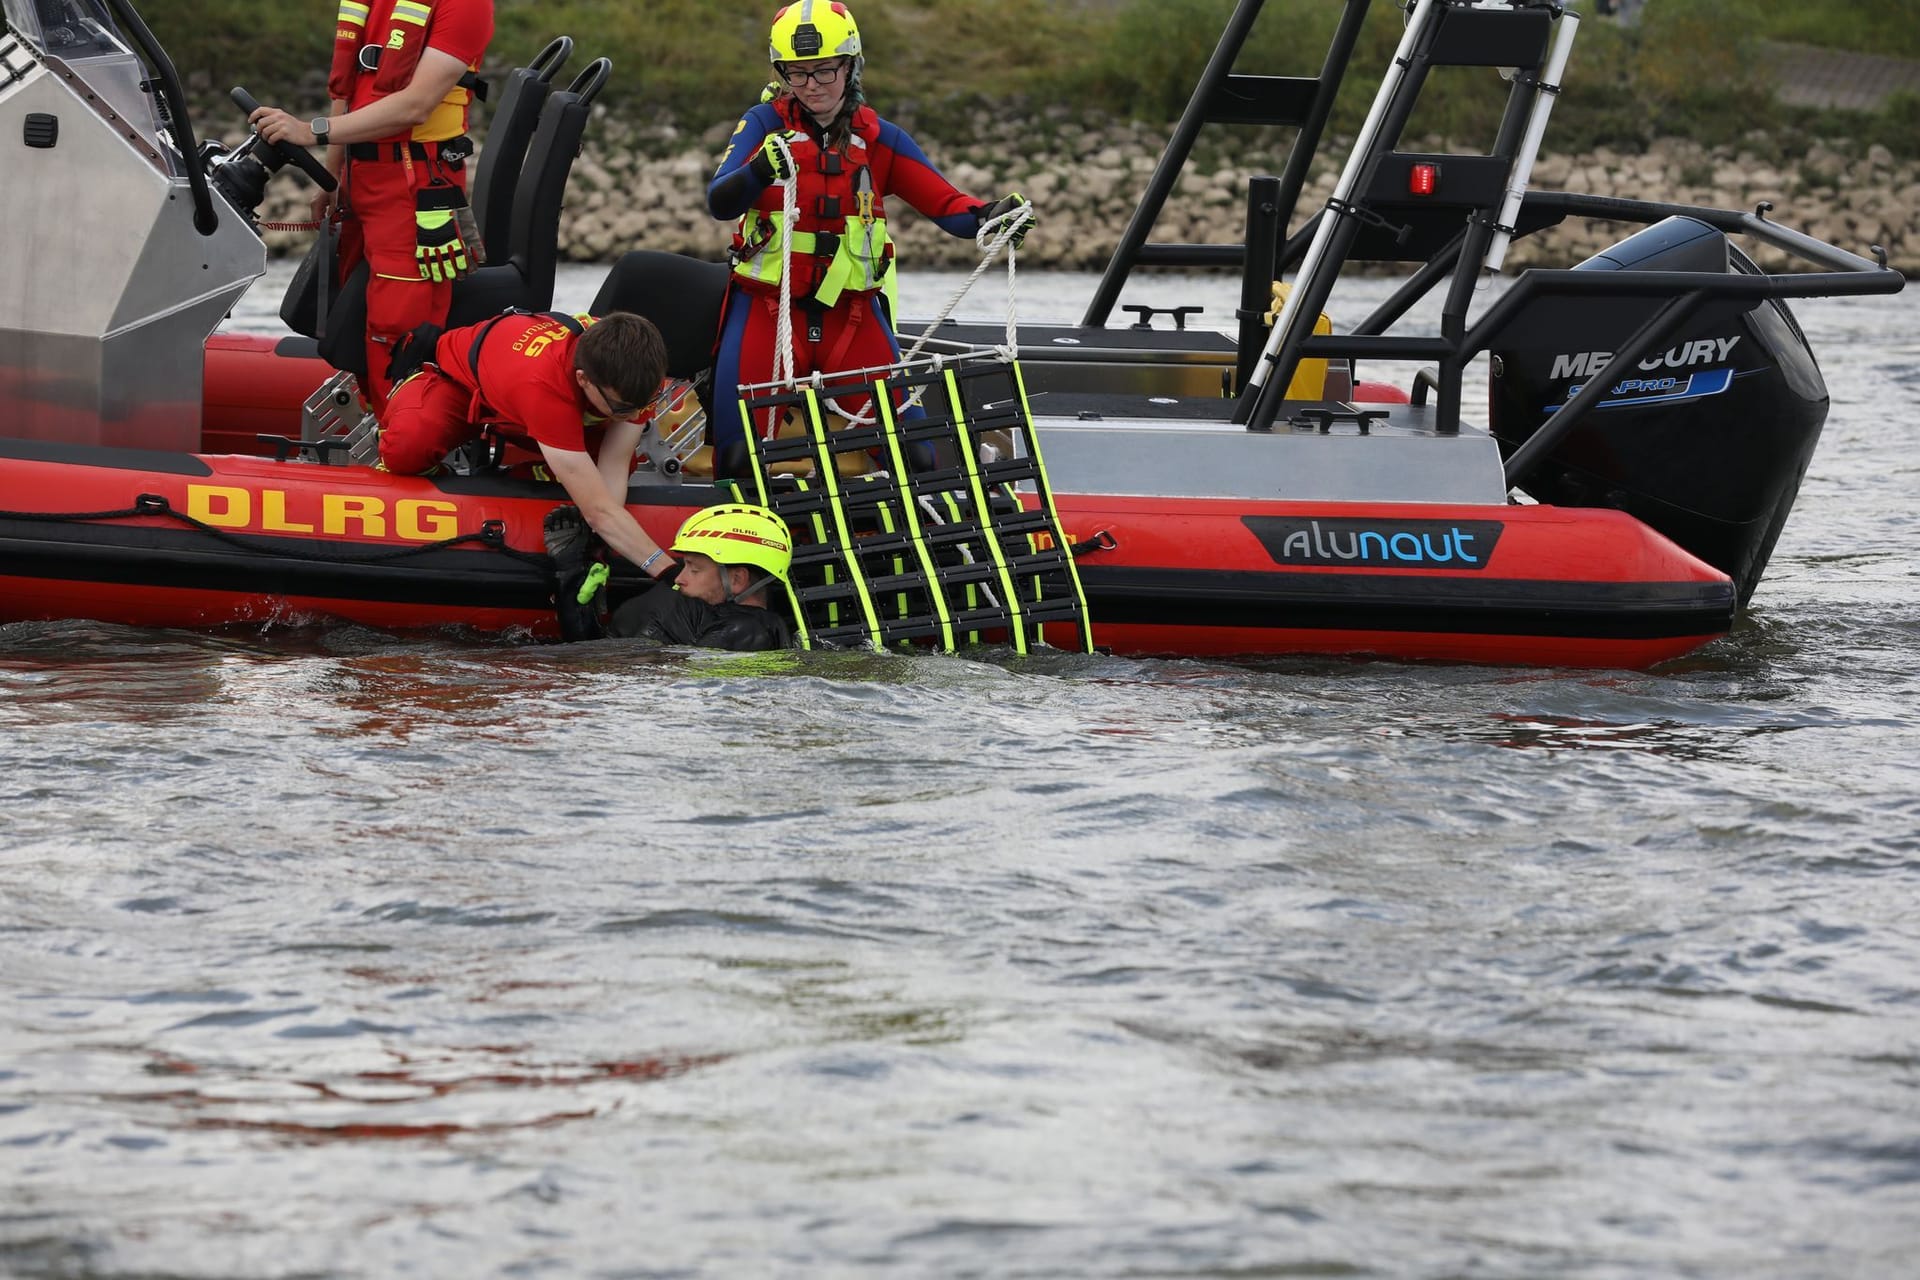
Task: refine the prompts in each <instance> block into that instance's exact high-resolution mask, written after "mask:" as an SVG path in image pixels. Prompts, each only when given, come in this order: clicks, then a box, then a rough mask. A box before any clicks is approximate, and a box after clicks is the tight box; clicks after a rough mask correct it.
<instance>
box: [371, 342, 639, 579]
mask: <svg viewBox="0 0 1920 1280" xmlns="http://www.w3.org/2000/svg"><path fill="white" fill-rule="evenodd" d="M428 340H429V339H428V337H427V335H421V336H418V337H416V338H414V339H412V341H414V342H422V343H424V342H426V341H428ZM430 350H431V356H430V360H429V362H428V363H426V364H424V365H422V366H421V367H420V368H419V369H418V370H417V371H416V372H414V373H412V374H411V375H409V376H408V377H406V378H405V379H404V380H403V381H402V382H400V383H399V385H397V386H395V387H394V389H393V393H392V395H390V396H389V397H388V399H387V405H386V409H385V411H384V412H383V413H382V414H381V415H380V464H381V466H383V467H385V468H386V469H387V470H388V471H392V472H395V473H398V474H402V475H425V474H427V473H429V472H431V471H433V470H434V469H435V468H436V467H438V466H439V465H440V463H441V462H442V461H443V460H444V459H445V458H446V456H447V454H449V453H451V452H452V451H453V450H455V449H457V448H459V447H461V446H462V445H464V444H467V443H468V442H470V441H472V440H475V439H478V438H479V437H480V435H481V434H482V432H483V431H485V430H488V429H491V430H492V431H493V432H494V433H495V434H496V435H497V436H498V437H499V438H501V439H503V440H506V441H509V442H512V443H516V444H520V445H522V446H525V447H527V448H529V449H531V450H533V451H536V452H538V453H539V454H540V456H541V458H542V459H543V460H544V461H545V463H546V466H547V469H548V470H549V471H550V472H551V473H552V474H553V478H554V479H556V480H558V481H559V482H560V484H561V485H562V486H563V487H564V488H565V489H566V491H567V497H569V498H571V499H572V500H573V503H574V505H575V506H576V507H577V508H578V509H579V514H580V517H581V518H582V519H583V520H584V522H585V523H586V525H587V526H588V527H590V528H591V529H592V530H593V532H594V533H596V534H598V535H599V536H600V538H601V540H602V541H604V542H605V543H606V544H607V546H608V547H610V548H612V549H613V550H614V551H615V552H617V553H618V554H620V555H622V556H624V557H625V558H627V559H628V560H631V561H632V562H633V563H634V564H636V565H638V566H639V567H640V571H641V572H642V573H645V574H647V575H649V576H650V577H659V576H660V575H661V574H663V573H665V572H666V571H667V570H668V569H670V568H672V567H673V560H672V558H671V557H669V556H668V555H667V553H666V552H665V551H664V550H662V549H661V547H660V544H659V543H657V542H655V541H654V540H653V539H652V538H651V537H650V536H648V534H647V531H646V530H645V529H642V528H641V527H640V522H639V521H637V520H635V519H634V518H633V515H632V513H630V512H629V511H628V510H627V483H628V477H629V476H630V475H631V473H632V471H633V467H634V463H635V457H634V451H635V449H636V448H637V447H638V446H639V443H640V436H641V433H642V430H643V428H642V427H641V425H640V422H639V421H638V419H640V418H642V417H643V416H644V415H645V413H646V412H647V410H648V408H649V406H651V405H652V403H653V401H654V398H655V397H656V396H657V395H658V394H659V392H660V388H661V385H662V383H663V382H664V380H665V378H666V371H667V348H666V343H665V342H664V341H663V340H662V339H661V337H660V331H659V330H658V329H656V328H655V327H654V325H653V322H652V321H651V320H648V319H646V318H645V317H643V316H636V315H633V314H631V313H628V312H624V311H616V312H613V313H611V314H609V315H605V316H601V317H599V318H597V319H596V318H595V317H593V316H585V315H583V316H572V315H566V314H563V313H560V312H554V311H537V312H524V311H509V312H505V313H503V314H501V315H498V316H494V317H491V318H490V319H487V320H483V321H481V322H480V323H479V324H472V325H466V326H463V327H462V328H458V329H449V330H447V331H446V332H445V333H443V334H440V335H439V336H438V338H437V339H434V340H432V346H431V349H430ZM403 358H405V357H404V355H403Z"/></svg>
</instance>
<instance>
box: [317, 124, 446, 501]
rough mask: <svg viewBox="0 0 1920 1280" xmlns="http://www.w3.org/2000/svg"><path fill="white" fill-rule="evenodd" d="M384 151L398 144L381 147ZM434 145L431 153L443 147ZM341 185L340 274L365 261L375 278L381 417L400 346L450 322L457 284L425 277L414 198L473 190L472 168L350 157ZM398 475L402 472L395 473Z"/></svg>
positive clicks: (369, 388) (374, 375) (371, 368)
mask: <svg viewBox="0 0 1920 1280" xmlns="http://www.w3.org/2000/svg"><path fill="white" fill-rule="evenodd" d="M378 145H379V146H380V148H381V150H382V151H383V152H388V151H390V149H391V144H389V143H384V142H383V143H380V144H378ZM438 145H439V144H438V143H433V142H429V143H427V144H426V148H427V150H428V152H429V153H431V152H433V151H434V150H435V149H437V147H438ZM344 177H345V181H344V182H342V183H341V193H342V208H343V209H344V210H345V214H346V216H345V217H344V219H343V220H342V221H341V225H340V272H341V278H342V279H343V280H344V279H345V278H346V277H347V276H348V275H350V274H352V272H353V269H354V268H355V267H356V266H358V265H359V263H360V260H361V259H362V258H365V259H366V260H367V263H368V265H369V268H370V270H369V273H368V276H367V377H366V384H365V386H364V388H363V390H364V391H365V392H366V396H367V400H368V401H369V402H370V403H371V404H372V406H373V410H374V412H375V413H379V412H380V411H381V410H382V408H384V407H385V405H386V402H387V393H388V391H389V390H390V389H391V385H392V384H391V383H389V381H388V380H387V363H388V361H390V360H391V359H392V358H393V349H394V346H395V344H397V343H398V342H399V340H400V339H401V338H404V337H405V336H406V335H407V334H409V333H412V332H413V331H414V330H415V329H417V328H419V327H420V326H421V325H423V324H445V323H446V322H447V309H448V308H449V307H450V306H452V305H453V284H452V282H450V281H442V282H440V283H438V284H436V283H434V282H433V281H431V280H428V279H425V278H424V277H422V276H421V274H420V260H419V259H418V258H417V257H416V256H415V254H414V249H415V245H416V241H415V238H414V236H415V232H414V207H415V206H414V193H415V192H416V191H418V190H420V189H421V188H422V187H425V186H426V185H428V184H429V183H431V182H433V181H434V180H435V179H436V178H438V179H443V180H445V181H447V182H451V183H452V184H453V185H454V186H457V187H459V188H460V189H461V190H462V191H464V190H466V186H467V175H466V169H465V167H464V166H459V167H455V166H450V165H444V164H442V163H440V161H439V160H438V159H429V160H409V161H405V162H403V161H398V160H393V159H389V158H386V157H385V156H383V157H382V158H381V159H378V160H351V159H350V160H348V161H347V170H346V174H345V175H344ZM395 469H396V470H397V468H395Z"/></svg>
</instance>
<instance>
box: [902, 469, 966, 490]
mask: <svg viewBox="0 0 1920 1280" xmlns="http://www.w3.org/2000/svg"><path fill="white" fill-rule="evenodd" d="M966 488H967V470H966V468H965V467H929V468H928V469H926V470H924V471H918V472H915V473H914V474H912V475H910V476H908V477H907V489H908V491H909V492H910V493H912V494H913V496H914V497H916V498H922V497H939V496H942V495H944V494H948V493H965V492H966Z"/></svg>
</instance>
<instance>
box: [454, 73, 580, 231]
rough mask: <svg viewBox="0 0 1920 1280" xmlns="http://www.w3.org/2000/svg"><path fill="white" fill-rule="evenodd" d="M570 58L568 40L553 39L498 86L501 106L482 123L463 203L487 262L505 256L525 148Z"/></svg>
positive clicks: (498, 104)
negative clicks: (469, 210)
mask: <svg viewBox="0 0 1920 1280" xmlns="http://www.w3.org/2000/svg"><path fill="white" fill-rule="evenodd" d="M572 52H573V40H572V39H571V38H570V37H568V36H558V37H556V38H555V39H554V40H553V41H552V42H551V43H550V44H548V45H547V47H546V48H545V49H543V50H541V52H540V55H539V56H538V57H536V58H535V59H534V60H533V61H532V62H531V63H529V64H528V65H526V66H524V67H515V68H514V69H513V70H511V71H509V72H508V73H507V74H506V77H505V78H504V80H503V81H502V82H501V88H500V100H499V102H498V103H496V104H495V105H494V108H493V111H492V112H491V114H490V117H489V119H488V120H487V133H486V145H484V146H483V147H481V148H480V154H479V156H478V157H477V158H476V159H475V160H474V167H473V181H472V182H471V183H469V184H468V199H469V202H470V203H471V204H472V205H473V214H474V218H475V220H476V221H477V222H478V223H479V226H480V238H481V240H482V241H484V242H485V244H486V246H487V253H488V256H490V257H498V258H504V257H506V255H507V253H508V252H509V248H508V244H509V241H510V239H511V237H512V229H513V201H514V194H515V192H516V191H518V189H519V186H520V169H521V165H522V164H523V163H524V162H525V160H526V158H527V144H528V143H530V142H531V141H532V140H533V133H534V129H535V128H536V127H537V126H538V125H539V123H540V111H541V108H542V107H544V106H545V105H546V102H547V95H548V93H549V92H550V91H551V89H552V88H553V77H554V76H555V75H556V74H558V72H559V71H560V68H561V67H562V66H564V65H565V64H566V61H567V57H568V55H569V54H571V53H572Z"/></svg>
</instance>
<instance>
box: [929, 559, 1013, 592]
mask: <svg viewBox="0 0 1920 1280" xmlns="http://www.w3.org/2000/svg"><path fill="white" fill-rule="evenodd" d="M933 576H934V577H935V578H936V579H937V580H938V581H939V583H940V585H941V586H943V587H964V586H966V585H967V584H968V583H970V582H985V583H989V584H991V585H995V586H997V585H999V581H1000V571H999V570H998V569H997V568H995V567H994V563H993V561H991V560H975V561H974V562H973V563H971V564H955V565H944V566H942V567H941V568H938V569H935V570H934V571H933Z"/></svg>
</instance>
